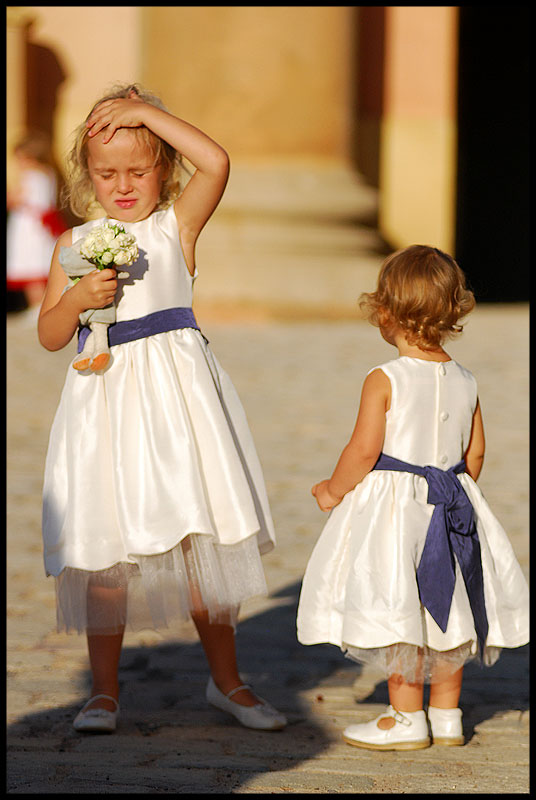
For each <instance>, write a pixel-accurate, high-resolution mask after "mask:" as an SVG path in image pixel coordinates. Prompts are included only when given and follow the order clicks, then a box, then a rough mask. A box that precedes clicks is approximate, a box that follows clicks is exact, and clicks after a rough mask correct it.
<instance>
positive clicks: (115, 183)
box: [38, 86, 286, 731]
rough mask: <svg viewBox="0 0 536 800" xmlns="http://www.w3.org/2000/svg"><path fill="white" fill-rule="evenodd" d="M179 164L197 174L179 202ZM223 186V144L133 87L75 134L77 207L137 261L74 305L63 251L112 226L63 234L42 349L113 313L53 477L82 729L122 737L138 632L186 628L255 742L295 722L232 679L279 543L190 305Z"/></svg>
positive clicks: (46, 530) (58, 560) (66, 426)
mask: <svg viewBox="0 0 536 800" xmlns="http://www.w3.org/2000/svg"><path fill="white" fill-rule="evenodd" d="M182 156H184V157H185V158H186V159H187V160H188V161H189V162H190V163H191V164H192V165H193V166H194V167H195V171H194V173H193V175H192V176H191V178H190V180H189V182H188V183H187V185H186V187H185V188H184V189H183V190H182V191H181V189H182V187H181V185H180V176H181V159H182ZM228 173H229V160H228V156H227V154H226V152H225V151H224V150H223V149H222V148H221V147H220V146H219V145H218V144H216V142H214V141H213V140H212V139H211V138H209V137H208V136H207V135H205V134H204V133H203V132H201V131H200V130H199V129H197V128H195V127H194V126H192V125H190V124H189V123H187V122H185V121H184V120H182V119H179V118H177V117H175V116H173V115H172V114H170V113H169V112H168V111H167V110H166V109H165V108H164V106H163V105H162V103H161V101H160V100H159V99H158V98H156V97H154V96H153V95H151V94H149V93H147V92H145V91H144V90H141V89H140V88H138V87H136V86H126V87H125V86H121V87H119V88H117V89H116V90H112V91H111V92H110V94H108V95H107V96H106V97H104V98H102V99H101V100H99V102H98V103H96V104H95V106H94V107H93V109H92V111H91V112H90V114H89V116H88V118H87V121H85V122H84V123H83V124H82V125H81V126H80V127H79V128H78V130H77V131H76V135H75V142H74V146H73V149H72V151H71V154H70V174H69V183H68V190H69V196H70V203H71V207H72V209H73V211H74V212H75V214H77V215H78V216H81V217H83V216H86V214H87V212H88V210H92V209H94V207H95V202H96V201H97V202H98V204H99V206H100V208H101V209H103V210H104V213H105V214H106V220H107V221H108V222H111V223H112V224H115V223H119V224H120V225H122V226H123V228H124V229H125V231H126V233H129V234H132V235H134V237H135V239H136V242H137V246H138V253H139V255H138V259H137V261H136V262H135V263H134V264H132V265H131V266H130V267H129V269H128V277H127V278H126V279H124V280H120V281H118V280H117V273H116V270H115V269H109V268H105V269H103V270H102V271H99V270H94V271H92V272H91V273H89V274H87V275H85V276H84V277H82V278H81V279H80V280H79V281H78V282H77V283H76V284H75V285H73V286H72V288H69V289H68V290H67V291H65V287H66V285H67V277H66V274H65V273H64V271H63V269H62V267H61V260H60V257H61V256H62V255H63V256H64V257H65V255H66V251H64V250H63V248H72V247H74V248H75V249H77V250H79V246H80V240H82V239H83V238H84V237H85V236H86V235H87V234H88V232H89V231H91V230H92V229H93V228H94V227H95V226H97V225H101V224H102V222H103V220H102V219H93V220H91V221H89V222H86V223H85V224H83V225H81V226H79V227H76V228H73V229H72V230H69V231H67V232H66V233H64V234H62V236H61V237H60V238H59V240H58V243H57V246H56V249H55V252H54V256H53V259H52V266H51V270H50V277H49V281H48V287H47V291H46V295H45V298H44V300H43V304H42V308H41V313H40V318H39V325H38V330H39V338H40V341H41V344H42V345H43V346H44V347H45V348H47V349H48V350H58V349H60V348H62V347H65V345H66V344H67V343H68V342H69V341H70V340H71V339H72V337H73V334H74V333H75V331H76V330H77V327H78V323H79V315H80V314H81V313H82V312H84V311H85V310H87V309H90V308H91V309H98V308H104V307H105V306H107V305H109V304H110V303H111V302H112V301H115V303H116V307H117V317H116V323H115V324H113V325H110V327H109V341H110V348H111V360H110V361H109V363H108V366H107V367H106V368H105V369H95V370H91V369H86V370H83V371H76V370H74V369H72V368H69V370H68V372H67V377H66V381H65V386H64V389H63V393H62V396H61V400H60V404H59V408H58V410H57V413H56V416H55V419H54V422H53V425H52V430H51V435H50V442H49V449H48V454H47V460H46V467H45V480H44V502H43V537H44V558H45V568H46V572H47V574H48V575H53V576H54V577H55V579H56V592H57V618H58V629H59V630H66V631H73V630H74V631H77V632H83V631H85V632H86V634H87V641H88V650H89V659H90V665H91V671H92V677H93V686H92V693H91V698H90V699H89V701H88V702H87V703H86V705H85V706H84V708H83V709H82V710H81V712H80V713H79V714H78V716H77V717H76V719H75V722H74V725H75V728H76V729H77V730H82V731H111V730H114V729H115V727H116V722H117V710H118V707H119V706H118V695H119V687H118V663H119V658H120V652H121V645H122V639H123V633H124V630H125V626H126V625H128V626H129V627H130V628H132V629H140V628H142V627H154V628H167V627H168V626H169V624H170V622H171V620H172V619H173V618H175V617H177V616H178V617H179V618H183V619H184V618H188V617H189V615H191V617H192V619H193V621H194V623H195V625H196V627H197V630H198V632H199V636H200V638H201V642H202V644H203V647H204V650H205V653H206V656H207V659H208V663H209V667H210V672H211V677H210V680H209V683H208V687H207V699H208V701H209V702H210V703H212V704H213V705H215V706H217V707H218V708H221V709H223V710H225V711H227V712H229V713H231V714H233V715H234V716H235V717H236V718H237V719H238V720H239V721H240V722H241V723H242V724H244V725H246V726H248V727H251V728H262V729H268V730H275V729H280V728H282V727H284V725H285V724H286V720H285V717H284V716H283V715H282V714H280V713H279V712H277V711H276V710H275V709H274V708H272V707H271V706H270V705H269V704H268V703H266V702H265V701H263V700H261V699H260V698H258V697H256V695H255V694H254V693H253V692H252V691H251V689H250V688H248V687H247V686H245V685H244V684H243V683H242V681H241V679H240V676H239V673H238V670H237V664H236V655H235V641H234V631H235V626H236V620H237V613H238V609H239V606H240V604H241V603H242V602H243V601H244V600H245V599H247V598H249V597H252V596H255V595H262V594H266V583H265V579H264V572H263V568H262V565H261V560H260V554H262V553H265V552H267V551H269V550H270V549H271V548H272V547H273V546H274V542H275V539H274V531H273V524H272V520H271V517H270V510H269V506H268V500H267V495H266V490H265V486H264V482H263V476H262V472H261V467H260V464H259V461H258V458H257V455H256V452H255V447H254V444H253V441H252V438H251V434H250V431H249V428H248V425H247V421H246V417H245V414H244V411H243V408H242V406H241V404H240V400H239V399H238V397H237V394H236V391H235V389H234V387H233V385H232V383H231V382H230V380H229V378H228V376H227V375H226V373H225V372H224V371H223V370H222V368H221V367H220V365H219V363H218V361H217V360H216V358H215V357H214V355H213V354H212V352H211V350H210V348H209V346H208V343H207V341H206V339H205V338H204V337H203V335H202V334H201V332H200V330H199V328H198V326H197V323H196V320H195V317H194V315H193V312H192V308H191V305H192V289H193V283H194V280H195V278H196V277H197V270H196V266H195V258H194V251H195V244H196V240H197V237H198V236H199V233H200V231H201V229H202V228H203V226H204V225H205V223H206V222H207V220H208V219H209V217H210V216H211V215H212V213H213V211H214V210H215V208H216V206H217V205H218V202H219V201H220V198H221V196H222V194H223V191H224V189H225V185H226V182H227V177H228ZM80 332H81V333H83V332H84V331H83V330H82V331H80ZM85 332H86V333H87V330H86V331H85ZM80 338H82V336H81V337H80ZM80 347H81V345H80V343H79V349H80Z"/></svg>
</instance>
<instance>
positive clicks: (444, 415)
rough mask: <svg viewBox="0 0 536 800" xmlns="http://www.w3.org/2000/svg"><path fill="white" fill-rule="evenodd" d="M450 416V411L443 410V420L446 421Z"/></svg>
mask: <svg viewBox="0 0 536 800" xmlns="http://www.w3.org/2000/svg"><path fill="white" fill-rule="evenodd" d="M448 418H449V412H448V411H442V412H441V414H440V415H439V419H440V420H441V421H442V422H445V421H446V420H447V419H448Z"/></svg>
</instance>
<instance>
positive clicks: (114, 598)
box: [55, 534, 268, 635]
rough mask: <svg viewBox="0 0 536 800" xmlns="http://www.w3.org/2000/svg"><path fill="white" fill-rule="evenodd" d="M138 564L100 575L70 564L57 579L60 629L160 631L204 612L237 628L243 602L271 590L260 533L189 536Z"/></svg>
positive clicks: (116, 566)
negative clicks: (232, 540) (226, 540)
mask: <svg viewBox="0 0 536 800" xmlns="http://www.w3.org/2000/svg"><path fill="white" fill-rule="evenodd" d="M135 561H136V563H127V562H121V563H118V564H114V565H113V566H112V567H109V568H108V569H104V570H99V571H96V572H90V571H87V570H81V569H73V568H70V567H66V568H65V569H64V570H63V571H62V572H61V573H60V575H58V576H57V577H56V579H55V580H56V608H57V629H58V631H59V632H62V631H64V632H66V633H73V632H77V633H83V632H87V633H89V634H97V635H98V634H115V633H118V632H120V631H121V630H123V628H127V629H129V630H133V631H136V630H142V629H145V628H147V629H154V630H158V629H162V628H168V627H170V625H171V624H172V623H173V622H177V621H180V622H182V621H185V620H188V619H189V618H190V617H191V614H192V612H205V611H206V612H208V617H209V621H210V622H211V623H220V624H228V625H232V626H233V627H235V626H236V622H237V616H238V611H239V608H240V605H241V603H243V602H244V601H245V600H247V599H248V598H251V597H258V596H264V595H267V594H268V590H267V586H266V580H265V577H264V570H263V567H262V563H261V557H260V554H259V548H258V545H257V537H256V536H251V537H249V538H247V539H245V540H243V541H242V542H239V543H238V544H235V545H219V544H217V543H215V542H214V541H213V540H212V539H211V537H209V536H202V535H198V534H192V535H190V536H187V537H186V538H185V539H184V540H182V541H181V542H180V543H179V544H178V545H177V546H176V547H174V548H173V549H172V550H169V551H167V552H166V553H162V554H159V555H151V556H136V557H135Z"/></svg>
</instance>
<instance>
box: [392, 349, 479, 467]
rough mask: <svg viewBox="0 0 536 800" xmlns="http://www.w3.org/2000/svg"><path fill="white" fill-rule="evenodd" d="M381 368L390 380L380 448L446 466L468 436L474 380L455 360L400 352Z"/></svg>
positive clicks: (422, 462) (407, 458) (414, 460)
mask: <svg viewBox="0 0 536 800" xmlns="http://www.w3.org/2000/svg"><path fill="white" fill-rule="evenodd" d="M380 369H381V370H382V371H383V372H384V373H385V374H386V375H387V377H388V378H389V382H390V384H391V403H390V408H389V410H388V411H387V413H386V427H385V440H384V445H383V452H384V453H386V454H387V455H390V456H393V457H394V458H398V459H400V460H402V461H409V462H410V463H412V464H417V465H421V466H425V465H431V466H434V467H439V468H440V469H448V468H449V467H451V466H453V465H454V464H456V463H457V462H458V461H460V459H462V458H463V455H464V453H465V451H466V450H467V447H468V445H469V440H470V437H471V426H472V420H473V414H474V411H475V407H476V403H477V386H476V380H475V378H474V376H473V375H472V374H471V372H469V370H467V369H465V368H464V367H462V366H461V365H460V364H458V363H457V362H456V361H453V360H451V361H427V360H425V359H421V358H411V357H409V356H402V357H400V358H396V359H393V360H392V361H388V362H387V363H386V364H382V365H381V367H380Z"/></svg>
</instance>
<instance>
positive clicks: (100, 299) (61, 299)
mask: <svg viewBox="0 0 536 800" xmlns="http://www.w3.org/2000/svg"><path fill="white" fill-rule="evenodd" d="M71 244H72V231H70V230H69V231H65V233H62V235H61V236H60V237H59V239H58V241H57V243H56V247H55V248H54V253H53V256H52V264H51V267H50V273H49V277H48V283H47V288H46V291H45V296H44V298H43V302H42V304H41V311H40V313H39V322H38V325H37V332H38V336H39V341H40V342H41V344H42V345H43V347H45V348H46V349H47V350H61V348H62V347H65V345H67V344H68V343H69V342H70V341H71V339H72V338H73V335H74V333H75V331H76V329H77V327H78V315H79V314H81V313H82V312H83V311H86V310H87V309H88V308H104V306H107V305H108V304H109V303H111V302H112V301H113V299H114V297H115V291H116V289H117V280H116V271H115V269H103V270H102V271H99V270H95V271H94V272H91V273H89V275H84V277H83V278H81V279H80V280H79V281H78V283H77V284H76V285H75V286H73V287H72V288H71V289H69V290H68V291H66V292H64V293H63V289H64V288H65V286H66V285H67V283H68V279H67V276H66V274H65V272H64V271H63V269H62V267H61V264H60V262H59V251H60V247H70V246H71Z"/></svg>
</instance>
